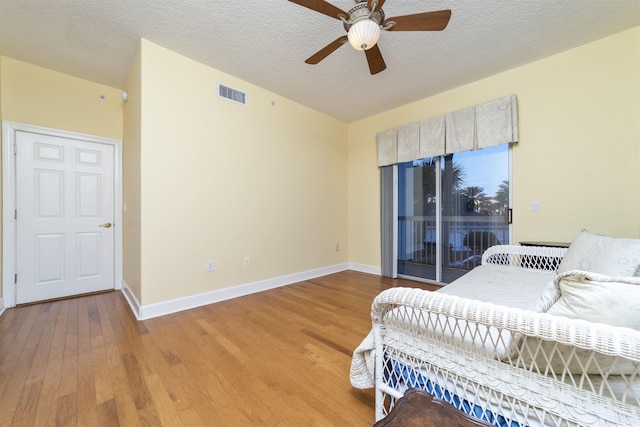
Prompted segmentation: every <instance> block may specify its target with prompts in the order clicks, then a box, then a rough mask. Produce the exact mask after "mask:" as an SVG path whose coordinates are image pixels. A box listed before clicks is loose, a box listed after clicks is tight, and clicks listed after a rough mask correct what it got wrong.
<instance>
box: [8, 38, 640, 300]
mask: <svg viewBox="0 0 640 427" xmlns="http://www.w3.org/2000/svg"><path fill="white" fill-rule="evenodd" d="M638 75H640V27H639V28H635V29H633V30H630V31H626V32H624V33H620V34H618V35H615V36H612V37H609V38H606V39H603V40H600V41H597V42H594V43H591V44H588V45H586V46H582V47H580V48H577V49H573V50H571V51H568V52H565V53H562V54H560V55H556V56H553V57H550V58H546V59H543V60H541V61H538V62H535V63H532V64H529V65H526V66H523V67H519V68H517V69H513V70H510V71H508V72H505V73H502V74H499V75H496V76H493V77H490V78H487V79H484V80H481V81H478V82H474V83H472V84H469V85H466V86H462V87H459V88H456V89H454V90H451V91H448V92H445V93H442V94H440V95H436V96H433V97H430V98H426V99H423V100H421V101H419V102H416V103H412V104H409V105H406V106H403V107H401V108H397V109H394V110H391V111H388V112H385V113H383V114H380V115H376V116H374V117H370V118H367V119H364V120H361V121H358V122H355V123H351V124H345V123H343V122H341V121H338V120H335V119H333V118H331V117H328V116H326V115H323V114H321V113H318V112H315V111H313V110H310V109H308V108H306V107H304V106H302V105H299V104H296V103H294V102H292V101H290V100H287V99H284V98H281V97H279V96H277V95H275V94H273V93H270V92H268V91H265V90H263V89H261V88H258V87H256V86H253V85H250V84H248V83H246V82H244V81H242V80H239V79H237V78H235V77H233V76H230V75H227V74H224V73H222V72H220V71H217V70H215V69H212V68H210V67H207V66H204V65H202V64H200V63H197V62H195V61H192V60H190V59H187V58H185V57H182V56H180V55H177V54H176V53H173V52H171V51H168V50H166V49H164V48H162V47H160V46H157V45H155V44H153V43H150V42H148V41H146V40H142V41H141V45H140V49H139V51H138V54H137V56H136V59H135V60H134V62H133V64H132V67H131V70H130V73H129V78H128V80H127V83H126V89H127V91H128V92H129V102H128V103H127V104H125V106H124V107H123V104H122V101H121V98H120V95H121V91H120V90H118V89H114V88H109V87H105V86H102V85H99V84H96V83H92V82H87V81H85V80H81V79H77V78H75V77H71V76H68V75H64V74H60V73H57V72H54V71H51V70H46V69H43V68H40V67H36V66H33V65H29V64H25V63H23V62H20V61H16V60H13V59H11V58H6V57H0V117H1V118H2V119H3V120H9V121H14V122H22V123H28V124H34V125H40V126H46V127H52V128H58V129H64V130H70V131H75V132H82V133H88V134H94V135H99V136H105V137H111V138H118V139H120V138H123V139H124V143H123V175H124V190H123V198H124V200H123V202H124V203H126V204H127V208H128V211H127V213H126V214H124V216H123V221H124V258H125V259H124V266H123V267H124V278H125V281H126V282H127V285H128V286H129V287H130V288H131V290H132V291H133V293H134V294H135V295H136V297H137V298H138V300H139V301H140V302H141V303H142V304H143V305H148V304H153V303H156V302H161V301H167V300H172V299H176V298H180V297H184V296H189V295H194V294H198V293H201V292H207V291H211V290H216V289H222V288H227V287H231V286H236V285H240V284H245V283H251V282H255V281H259V280H264V279H269V278H274V277H280V276H284V275H287V274H293V273H298V272H303V271H308V270H312V269H315V268H321V267H325V266H331V265H336V264H340V263H344V262H347V261H351V262H354V263H359V264H364V265H371V266H379V265H380V255H379V253H380V245H379V240H380V238H379V228H380V227H379V195H378V191H379V175H378V168H377V167H376V158H375V157H376V149H375V134H376V133H377V132H379V131H381V130H385V129H389V128H393V127H396V126H400V125H403V124H406V123H410V122H413V121H416V120H419V119H422V118H425V117H430V116H433V115H437V114H441V113H444V112H447V111H453V110H456V109H459V108H463V107H466V106H469V105H473V104H476V103H479V102H484V101H487V100H490V99H494V98H497V97H500V96H504V95H508V94H511V93H515V94H517V95H518V99H519V105H520V129H521V138H520V139H521V142H520V143H519V144H518V145H516V147H515V148H514V150H513V170H514V173H513V183H512V186H513V190H514V208H515V213H514V218H515V223H514V241H516V242H517V241H518V240H523V239H539V240H571V239H573V237H574V236H575V235H576V233H577V232H578V231H579V230H580V229H581V228H587V229H589V230H591V231H594V232H600V233H608V234H614V235H620V236H636V237H638V236H640V171H639V170H640V168H639V167H638V166H639V165H640V149H639V146H640V79H638V77H637V76H638ZM218 82H222V83H225V84H228V85H229V86H232V87H235V88H238V89H241V90H244V91H246V92H247V93H248V101H249V105H248V106H245V107H243V106H238V105H235V104H233V103H229V102H228V101H225V100H221V99H219V98H218V97H217V87H216V86H217V83H218ZM101 94H102V95H105V96H106V100H105V101H100V100H99V98H98V97H99V95H101ZM272 101H274V102H275V105H272ZM123 118H124V119H123ZM123 123H124V125H123ZM532 200H539V201H540V203H541V207H542V211H541V212H539V213H532V212H531V211H530V204H531V201H532ZM336 244H339V245H340V248H341V250H340V252H336V250H335V249H336ZM245 256H249V257H250V265H249V266H247V267H244V266H243V265H242V260H243V258H244V257H245ZM209 259H212V260H214V262H215V271H214V272H211V273H207V272H205V262H206V261H207V260H209Z"/></svg>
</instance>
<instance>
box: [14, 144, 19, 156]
mask: <svg viewBox="0 0 640 427" xmlns="http://www.w3.org/2000/svg"><path fill="white" fill-rule="evenodd" d="M13 154H18V144H13Z"/></svg>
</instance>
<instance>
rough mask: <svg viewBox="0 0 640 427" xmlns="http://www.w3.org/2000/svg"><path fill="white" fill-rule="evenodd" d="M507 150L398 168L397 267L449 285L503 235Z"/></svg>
mask: <svg viewBox="0 0 640 427" xmlns="http://www.w3.org/2000/svg"><path fill="white" fill-rule="evenodd" d="M509 212H510V211H509V146H508V144H504V145H499V146H496V147H492V148H486V149H483V150H476V151H466V152H462V153H456V154H450V155H447V156H441V157H434V158H428V159H422V160H415V161H413V162H407V163H401V164H399V165H398V232H397V236H398V237H397V238H398V242H397V248H398V255H397V268H398V274H399V275H403V276H410V277H417V278H423V279H427V280H433V281H438V282H444V283H449V282H451V281H453V280H455V279H457V278H458V277H460V276H462V275H463V274H465V273H466V272H467V271H469V270H471V269H472V268H473V267H475V266H476V265H479V264H480V258H481V255H482V253H483V252H484V251H485V250H486V249H487V248H488V247H490V246H493V245H496V244H503V243H504V244H507V243H509V242H510V237H509V229H510V227H509Z"/></svg>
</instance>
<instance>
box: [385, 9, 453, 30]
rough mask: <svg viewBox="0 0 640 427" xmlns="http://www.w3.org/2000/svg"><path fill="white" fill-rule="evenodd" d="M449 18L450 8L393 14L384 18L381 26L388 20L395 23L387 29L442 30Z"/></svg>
mask: <svg viewBox="0 0 640 427" xmlns="http://www.w3.org/2000/svg"><path fill="white" fill-rule="evenodd" d="M449 18H451V11H450V10H448V9H447V10H438V11H435V12H425V13H416V14H414V15H403V16H394V17H391V18H389V19H385V21H384V23H383V24H382V26H383V27H384V26H386V25H387V24H388V23H389V22H395V23H396V24H395V25H394V26H393V27H391V28H389V31H442V30H444V29H445V28H446V27H447V24H448V23H449Z"/></svg>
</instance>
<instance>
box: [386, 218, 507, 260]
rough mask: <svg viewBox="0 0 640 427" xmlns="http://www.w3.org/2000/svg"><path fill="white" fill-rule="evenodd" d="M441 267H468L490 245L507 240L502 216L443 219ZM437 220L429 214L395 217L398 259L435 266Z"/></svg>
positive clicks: (504, 242) (478, 258) (505, 225)
mask: <svg viewBox="0 0 640 427" xmlns="http://www.w3.org/2000/svg"><path fill="white" fill-rule="evenodd" d="M441 239H442V248H443V250H442V266H443V267H444V268H453V269H461V270H465V271H468V270H471V269H472V268H473V267H475V266H476V265H479V264H480V257H481V255H482V253H483V252H484V251H485V250H486V249H487V248H488V247H490V246H493V245H496V244H506V243H508V242H509V226H508V225H507V224H505V223H504V217H503V216H501V215H478V216H472V215H469V216H456V217H444V218H442V232H441ZM436 245H437V243H436V220H435V217H432V216H402V217H399V218H398V261H399V262H410V263H417V264H425V265H432V266H435V265H436V249H437V248H436Z"/></svg>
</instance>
